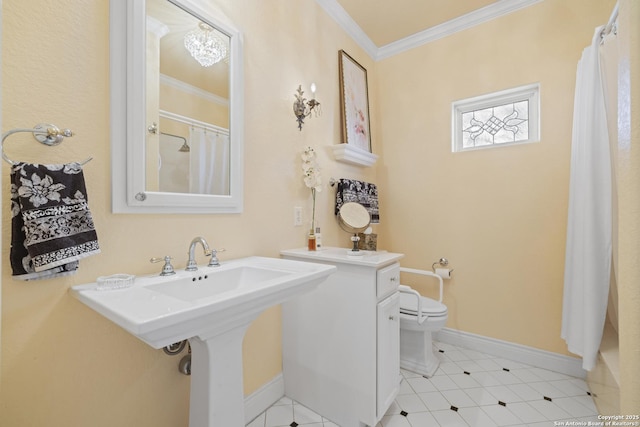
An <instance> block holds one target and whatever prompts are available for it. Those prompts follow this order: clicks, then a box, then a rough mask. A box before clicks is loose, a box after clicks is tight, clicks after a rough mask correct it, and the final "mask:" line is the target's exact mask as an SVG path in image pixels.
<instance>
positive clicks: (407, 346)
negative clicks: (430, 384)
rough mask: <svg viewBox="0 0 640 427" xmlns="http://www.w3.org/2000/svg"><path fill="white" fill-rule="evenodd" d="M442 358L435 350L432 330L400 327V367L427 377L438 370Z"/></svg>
mask: <svg viewBox="0 0 640 427" xmlns="http://www.w3.org/2000/svg"><path fill="white" fill-rule="evenodd" d="M439 365H440V359H439V358H438V356H437V355H436V354H435V353H434V351H433V342H432V340H431V331H411V330H406V329H400V367H401V368H402V369H406V370H407V371H411V372H415V373H416V374H420V375H423V376H425V377H427V378H430V377H432V376H433V375H434V374H435V373H436V371H437V370H438V366H439Z"/></svg>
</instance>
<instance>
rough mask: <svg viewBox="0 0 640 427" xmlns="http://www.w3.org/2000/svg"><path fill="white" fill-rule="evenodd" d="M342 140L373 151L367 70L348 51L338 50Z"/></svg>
mask: <svg viewBox="0 0 640 427" xmlns="http://www.w3.org/2000/svg"><path fill="white" fill-rule="evenodd" d="M338 64H339V67H340V112H341V113H342V114H341V115H342V142H344V143H346V144H349V145H351V146H353V147H357V148H360V149H362V150H365V151H368V152H369V153H370V152H371V128H370V125H369V93H368V90H367V70H366V69H364V67H362V65H360V64H358V63H357V62H356V60H355V59H353V58H352V57H351V56H349V54H347V52H345V51H344V50H340V51H339V52H338Z"/></svg>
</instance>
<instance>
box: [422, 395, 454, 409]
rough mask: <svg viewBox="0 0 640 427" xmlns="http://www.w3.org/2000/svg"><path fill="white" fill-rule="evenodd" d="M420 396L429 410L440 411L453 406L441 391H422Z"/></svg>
mask: <svg viewBox="0 0 640 427" xmlns="http://www.w3.org/2000/svg"><path fill="white" fill-rule="evenodd" d="M418 396H420V399H421V400H422V402H424V404H425V406H426V407H427V409H428V410H429V411H439V410H443V409H449V408H450V407H451V403H450V402H449V401H448V400H447V398H446V397H444V396H443V395H442V393H440V392H439V391H434V392H430V393H420V394H419V395H418Z"/></svg>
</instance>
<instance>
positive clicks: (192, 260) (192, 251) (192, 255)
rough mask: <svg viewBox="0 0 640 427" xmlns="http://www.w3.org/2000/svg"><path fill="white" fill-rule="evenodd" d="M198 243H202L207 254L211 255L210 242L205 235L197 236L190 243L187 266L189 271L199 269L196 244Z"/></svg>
mask: <svg viewBox="0 0 640 427" xmlns="http://www.w3.org/2000/svg"><path fill="white" fill-rule="evenodd" d="M198 243H200V244H201V245H202V249H204V254H205V255H207V256H210V255H211V249H209V244H208V243H207V241H206V240H204V237H200V236H198V237H195V238H194V239H193V240H192V241H191V244H190V245H189V261H187V268H185V270H187V271H196V270H197V269H198V264H197V263H196V246H197V245H198Z"/></svg>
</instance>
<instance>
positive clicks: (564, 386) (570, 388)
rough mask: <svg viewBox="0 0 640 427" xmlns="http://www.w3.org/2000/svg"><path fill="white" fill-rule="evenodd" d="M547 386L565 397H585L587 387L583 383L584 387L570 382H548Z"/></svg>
mask: <svg viewBox="0 0 640 427" xmlns="http://www.w3.org/2000/svg"><path fill="white" fill-rule="evenodd" d="M549 384H551V385H552V386H554V387H555V388H557V389H558V390H560V391H561V392H562V393H564V395H565V396H581V395H586V394H587V391H589V387H587V384H586V383H585V385H584V387H581V386H579V385H577V384H576V383H575V382H574V381H572V380H570V379H569V380H559V381H549Z"/></svg>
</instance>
